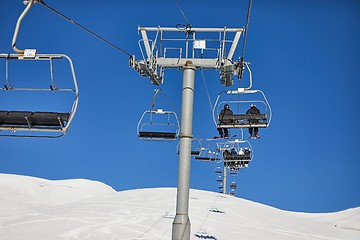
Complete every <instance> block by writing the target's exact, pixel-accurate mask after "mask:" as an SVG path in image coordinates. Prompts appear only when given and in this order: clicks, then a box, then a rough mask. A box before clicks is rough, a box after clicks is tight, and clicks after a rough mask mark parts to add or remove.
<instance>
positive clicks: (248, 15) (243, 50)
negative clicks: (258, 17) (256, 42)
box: [241, 0, 252, 61]
mask: <svg viewBox="0 0 360 240" xmlns="http://www.w3.org/2000/svg"><path fill="white" fill-rule="evenodd" d="M251 5H252V0H249V7H248V13H247V18H246V25H245V35H244V42H243V47H242V53H241V61H243V60H244V55H245V45H246V38H247V34H248V29H249V21H250V12H251Z"/></svg>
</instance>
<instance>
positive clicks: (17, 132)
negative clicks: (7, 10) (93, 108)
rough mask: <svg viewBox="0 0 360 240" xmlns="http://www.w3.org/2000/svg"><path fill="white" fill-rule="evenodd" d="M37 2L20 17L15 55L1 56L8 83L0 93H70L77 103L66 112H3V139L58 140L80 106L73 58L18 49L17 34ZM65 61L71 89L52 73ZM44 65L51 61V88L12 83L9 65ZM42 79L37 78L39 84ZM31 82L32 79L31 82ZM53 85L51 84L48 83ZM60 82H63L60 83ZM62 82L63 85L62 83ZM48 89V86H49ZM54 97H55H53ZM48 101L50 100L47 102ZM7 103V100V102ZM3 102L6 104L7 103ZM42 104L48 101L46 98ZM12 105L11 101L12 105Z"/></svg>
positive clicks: (0, 133)
mask: <svg viewBox="0 0 360 240" xmlns="http://www.w3.org/2000/svg"><path fill="white" fill-rule="evenodd" d="M35 2H37V1H36V0H31V1H27V2H26V4H27V6H26V8H25V9H24V11H23V12H22V14H21V15H20V16H19V18H18V21H17V23H16V26H15V31H14V36H13V40H12V47H13V49H14V51H15V52H17V53H16V54H0V60H4V61H5V81H3V80H1V78H0V81H3V82H2V86H3V87H1V88H0V94H3V96H5V95H7V96H9V95H11V94H12V93H14V92H17V93H25V92H37V93H39V94H37V95H40V92H45V91H47V92H50V93H51V92H52V93H65V92H70V93H71V94H73V96H74V100H73V101H72V105H71V107H70V108H68V109H67V111H48V110H47V109H45V110H44V109H39V106H37V109H35V110H34V109H30V110H24V109H11V110H9V109H0V136H8V137H47V138H57V137H61V136H63V135H64V134H65V133H67V131H68V129H69V127H70V123H71V122H72V120H73V118H74V115H75V112H76V109H77V105H78V96H79V92H78V86H77V82H76V76H75V71H74V66H73V64H72V61H71V59H70V57H68V56H67V55H64V54H38V53H37V50H36V49H24V50H20V49H18V48H17V47H16V40H17V36H18V32H19V29H20V24H21V22H22V20H23V18H24V17H25V15H26V14H27V12H28V11H29V10H30V8H31V6H32V5H33V3H35ZM62 59H65V60H67V61H68V63H69V66H70V71H71V76H70V77H69V78H71V79H70V81H69V80H68V78H66V79H67V82H70V84H71V85H72V86H65V85H64V86H65V87H62V86H63V85H61V83H62V82H63V81H57V80H58V78H56V81H55V77H54V73H53V64H54V63H55V62H58V61H59V60H62ZM14 61H17V62H26V63H28V62H29V61H33V62H43V61H48V62H49V66H50V80H51V84H50V87H46V88H45V87H35V86H34V85H32V86H18V85H22V84H20V83H19V82H17V81H13V79H12V78H11V76H12V75H11V74H9V72H10V68H9V64H10V62H14ZM12 73H17V74H23V75H22V77H23V78H27V79H28V78H29V76H28V75H27V74H28V73H27V72H26V71H24V70H22V71H21V70H18V71H12ZM40 80H42V79H36V81H39V82H40ZM28 82H30V84H31V83H34V82H32V81H31V80H30V81H28ZM49 82H50V81H49ZM60 82H61V83H60ZM59 83H60V84H59ZM48 86H49V85H48ZM51 95H54V94H51ZM16 96H17V97H19V96H20V97H23V96H21V94H20V95H19V94H18V95H16ZM22 100H23V101H24V102H31V101H33V100H34V99H31V100H30V99H22ZM47 100H48V99H47ZM4 102H5V101H4ZM4 102H3V103H4ZM43 102H47V101H46V100H45V99H44V100H43ZM11 103H12V102H11Z"/></svg>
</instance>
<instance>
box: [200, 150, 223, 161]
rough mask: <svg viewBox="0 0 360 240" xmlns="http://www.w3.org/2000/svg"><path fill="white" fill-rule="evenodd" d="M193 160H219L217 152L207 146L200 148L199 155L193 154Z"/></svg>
mask: <svg viewBox="0 0 360 240" xmlns="http://www.w3.org/2000/svg"><path fill="white" fill-rule="evenodd" d="M195 160H200V161H210V162H214V161H220V156H219V153H218V152H216V151H212V150H211V149H209V148H202V149H201V152H200V155H199V156H195Z"/></svg>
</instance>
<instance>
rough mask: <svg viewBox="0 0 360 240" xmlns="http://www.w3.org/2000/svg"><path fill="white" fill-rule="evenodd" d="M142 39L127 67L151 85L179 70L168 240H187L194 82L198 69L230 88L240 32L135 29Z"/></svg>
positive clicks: (237, 67) (239, 66)
mask: <svg viewBox="0 0 360 240" xmlns="http://www.w3.org/2000/svg"><path fill="white" fill-rule="evenodd" d="M138 31H139V33H140V34H141V36H142V39H141V40H139V47H140V51H141V54H142V57H143V58H142V59H141V60H137V59H135V56H133V57H131V58H130V66H131V67H132V68H133V69H135V70H136V71H138V72H139V73H140V74H141V75H142V76H143V77H149V78H150V81H151V83H152V84H155V85H159V84H162V83H163V81H164V70H165V69H166V68H178V69H180V68H182V69H183V85H182V110H181V123H180V134H179V138H180V151H179V168H178V188H177V202H176V216H175V219H174V222H173V229H172V239H173V240H189V239H190V220H189V216H188V208H189V187H190V159H191V142H192V140H193V135H192V121H193V102H194V78H195V71H196V69H198V68H201V69H212V70H218V71H220V82H221V84H223V85H225V86H232V85H233V84H234V80H233V76H234V75H238V76H239V75H240V74H241V72H242V70H243V63H242V62H241V61H240V60H238V61H233V60H232V59H233V56H234V53H235V50H236V47H237V45H238V42H239V40H240V36H241V33H242V32H243V29H242V28H227V27H224V28H192V27H189V26H181V27H139V28H138Z"/></svg>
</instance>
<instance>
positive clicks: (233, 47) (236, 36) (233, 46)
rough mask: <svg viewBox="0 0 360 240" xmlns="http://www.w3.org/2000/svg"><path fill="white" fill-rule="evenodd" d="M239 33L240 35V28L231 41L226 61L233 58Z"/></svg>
mask: <svg viewBox="0 0 360 240" xmlns="http://www.w3.org/2000/svg"><path fill="white" fill-rule="evenodd" d="M241 33H242V28H240V29H239V31H237V32H236V34H235V37H234V41H233V43H232V45H231V48H230V50H229V53H228V56H227V59H232V58H233V56H234V53H235V50H236V47H237V44H238V43H239V40H240V36H241Z"/></svg>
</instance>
